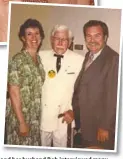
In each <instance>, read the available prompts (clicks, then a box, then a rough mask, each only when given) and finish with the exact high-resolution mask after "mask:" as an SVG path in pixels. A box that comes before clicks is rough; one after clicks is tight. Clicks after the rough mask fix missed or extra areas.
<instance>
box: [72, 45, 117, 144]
mask: <svg viewBox="0 0 123 159" xmlns="http://www.w3.org/2000/svg"><path fill="white" fill-rule="evenodd" d="M87 55H88V53H87ZM118 60H119V56H118V54H117V53H116V52H115V51H114V50H112V49H111V48H110V47H109V46H107V45H106V46H105V47H104V49H103V50H102V52H101V54H100V55H99V56H98V57H97V58H96V59H95V60H94V62H93V63H92V64H91V65H90V67H89V68H88V69H87V70H86V71H84V72H83V70H81V71H80V74H79V76H78V78H77V80H76V83H75V88H74V94H73V101H72V105H73V110H74V113H75V121H76V124H77V127H79V126H80V127H81V131H82V136H83V138H84V140H88V141H92V142H93V141H94V142H95V141H97V140H96V136H97V130H98V128H102V129H105V130H109V132H110V133H114V131H115V120H116V101H117V81H118ZM79 124H80V125H79Z"/></svg>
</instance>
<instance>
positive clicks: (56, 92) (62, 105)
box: [39, 50, 83, 132]
mask: <svg viewBox="0 0 123 159" xmlns="http://www.w3.org/2000/svg"><path fill="white" fill-rule="evenodd" d="M39 55H40V57H41V59H42V63H43V66H44V69H45V72H46V79H45V82H44V85H43V87H42V106H41V107H42V108H41V130H43V131H47V132H51V131H54V130H57V129H59V128H63V129H66V130H67V124H66V123H62V118H60V119H58V115H59V114H61V113H64V111H67V110H69V109H72V106H71V101H72V95H73V90H74V83H75V80H76V78H77V76H78V74H79V71H80V69H81V67H82V63H83V56H81V55H79V54H77V53H75V52H73V51H70V50H67V51H66V52H65V54H64V57H63V58H62V59H61V69H60V70H59V72H58V73H57V71H56V60H57V57H55V56H54V52H53V51H52V50H48V51H40V52H39ZM51 70H53V71H54V72H55V73H54V77H51V76H50V75H49V71H51Z"/></svg>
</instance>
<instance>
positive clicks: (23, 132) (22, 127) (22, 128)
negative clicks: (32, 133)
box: [19, 122, 29, 136]
mask: <svg viewBox="0 0 123 159" xmlns="http://www.w3.org/2000/svg"><path fill="white" fill-rule="evenodd" d="M19 133H20V136H28V135H29V127H28V125H27V124H26V123H25V122H24V123H20V126H19Z"/></svg>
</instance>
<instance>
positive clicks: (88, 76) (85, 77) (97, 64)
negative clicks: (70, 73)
mask: <svg viewBox="0 0 123 159" xmlns="http://www.w3.org/2000/svg"><path fill="white" fill-rule="evenodd" d="M107 51H108V47H107V46H105V47H104V49H103V50H102V52H101V53H100V55H99V56H98V57H97V58H96V59H95V60H94V61H93V63H92V64H91V65H90V66H89V67H88V68H87V70H86V71H84V70H83V69H84V65H85V62H86V57H87V56H88V55H89V52H88V53H87V54H86V56H85V60H84V63H83V67H82V69H81V71H80V73H79V76H78V78H77V80H76V83H75V86H74V89H75V90H76V89H77V88H78V86H79V84H80V82H81V83H82V84H87V83H88V82H89V81H90V80H92V78H93V77H96V76H98V75H100V71H101V68H102V66H104V62H105V59H106V58H107V55H106V54H107Z"/></svg>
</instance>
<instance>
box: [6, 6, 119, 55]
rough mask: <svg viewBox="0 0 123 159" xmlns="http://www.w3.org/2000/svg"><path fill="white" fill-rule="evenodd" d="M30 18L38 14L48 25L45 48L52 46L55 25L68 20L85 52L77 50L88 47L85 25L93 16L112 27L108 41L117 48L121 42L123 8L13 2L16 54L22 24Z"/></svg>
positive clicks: (12, 31) (11, 47)
mask: <svg viewBox="0 0 123 159" xmlns="http://www.w3.org/2000/svg"><path fill="white" fill-rule="evenodd" d="M28 18H36V19H37V20H39V21H40V22H41V23H42V25H43V28H44V32H45V39H44V41H43V45H42V48H41V49H42V50H43V49H50V40H49V39H50V38H49V37H50V32H51V29H52V27H53V26H54V25H56V24H65V25H67V26H68V27H69V28H70V29H71V30H72V32H73V34H74V44H82V45H84V48H83V52H82V51H78V50H75V51H76V52H78V53H80V54H82V53H83V55H84V53H85V52H86V51H87V50H86V47H85V44H84V37H83V25H84V24H85V23H86V22H87V21H88V20H92V19H96V20H102V21H104V22H105V23H106V24H107V25H108V27H109V39H108V44H109V45H110V46H111V47H112V48H113V49H114V50H115V51H117V52H119V45H120V25H121V10H118V9H104V8H92V7H91V8H88V7H86V8H82V7H66V6H57V7H56V6H48V5H47V6H42V5H29V4H28V5H23V4H21V5H18V4H12V9H11V17H10V45H9V50H10V51H9V53H10V56H13V55H14V54H15V53H17V52H18V51H19V50H20V49H21V46H22V44H21V42H20V41H19V39H18V31H19V27H20V25H21V24H23V22H24V21H25V20H26V19H28Z"/></svg>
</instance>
